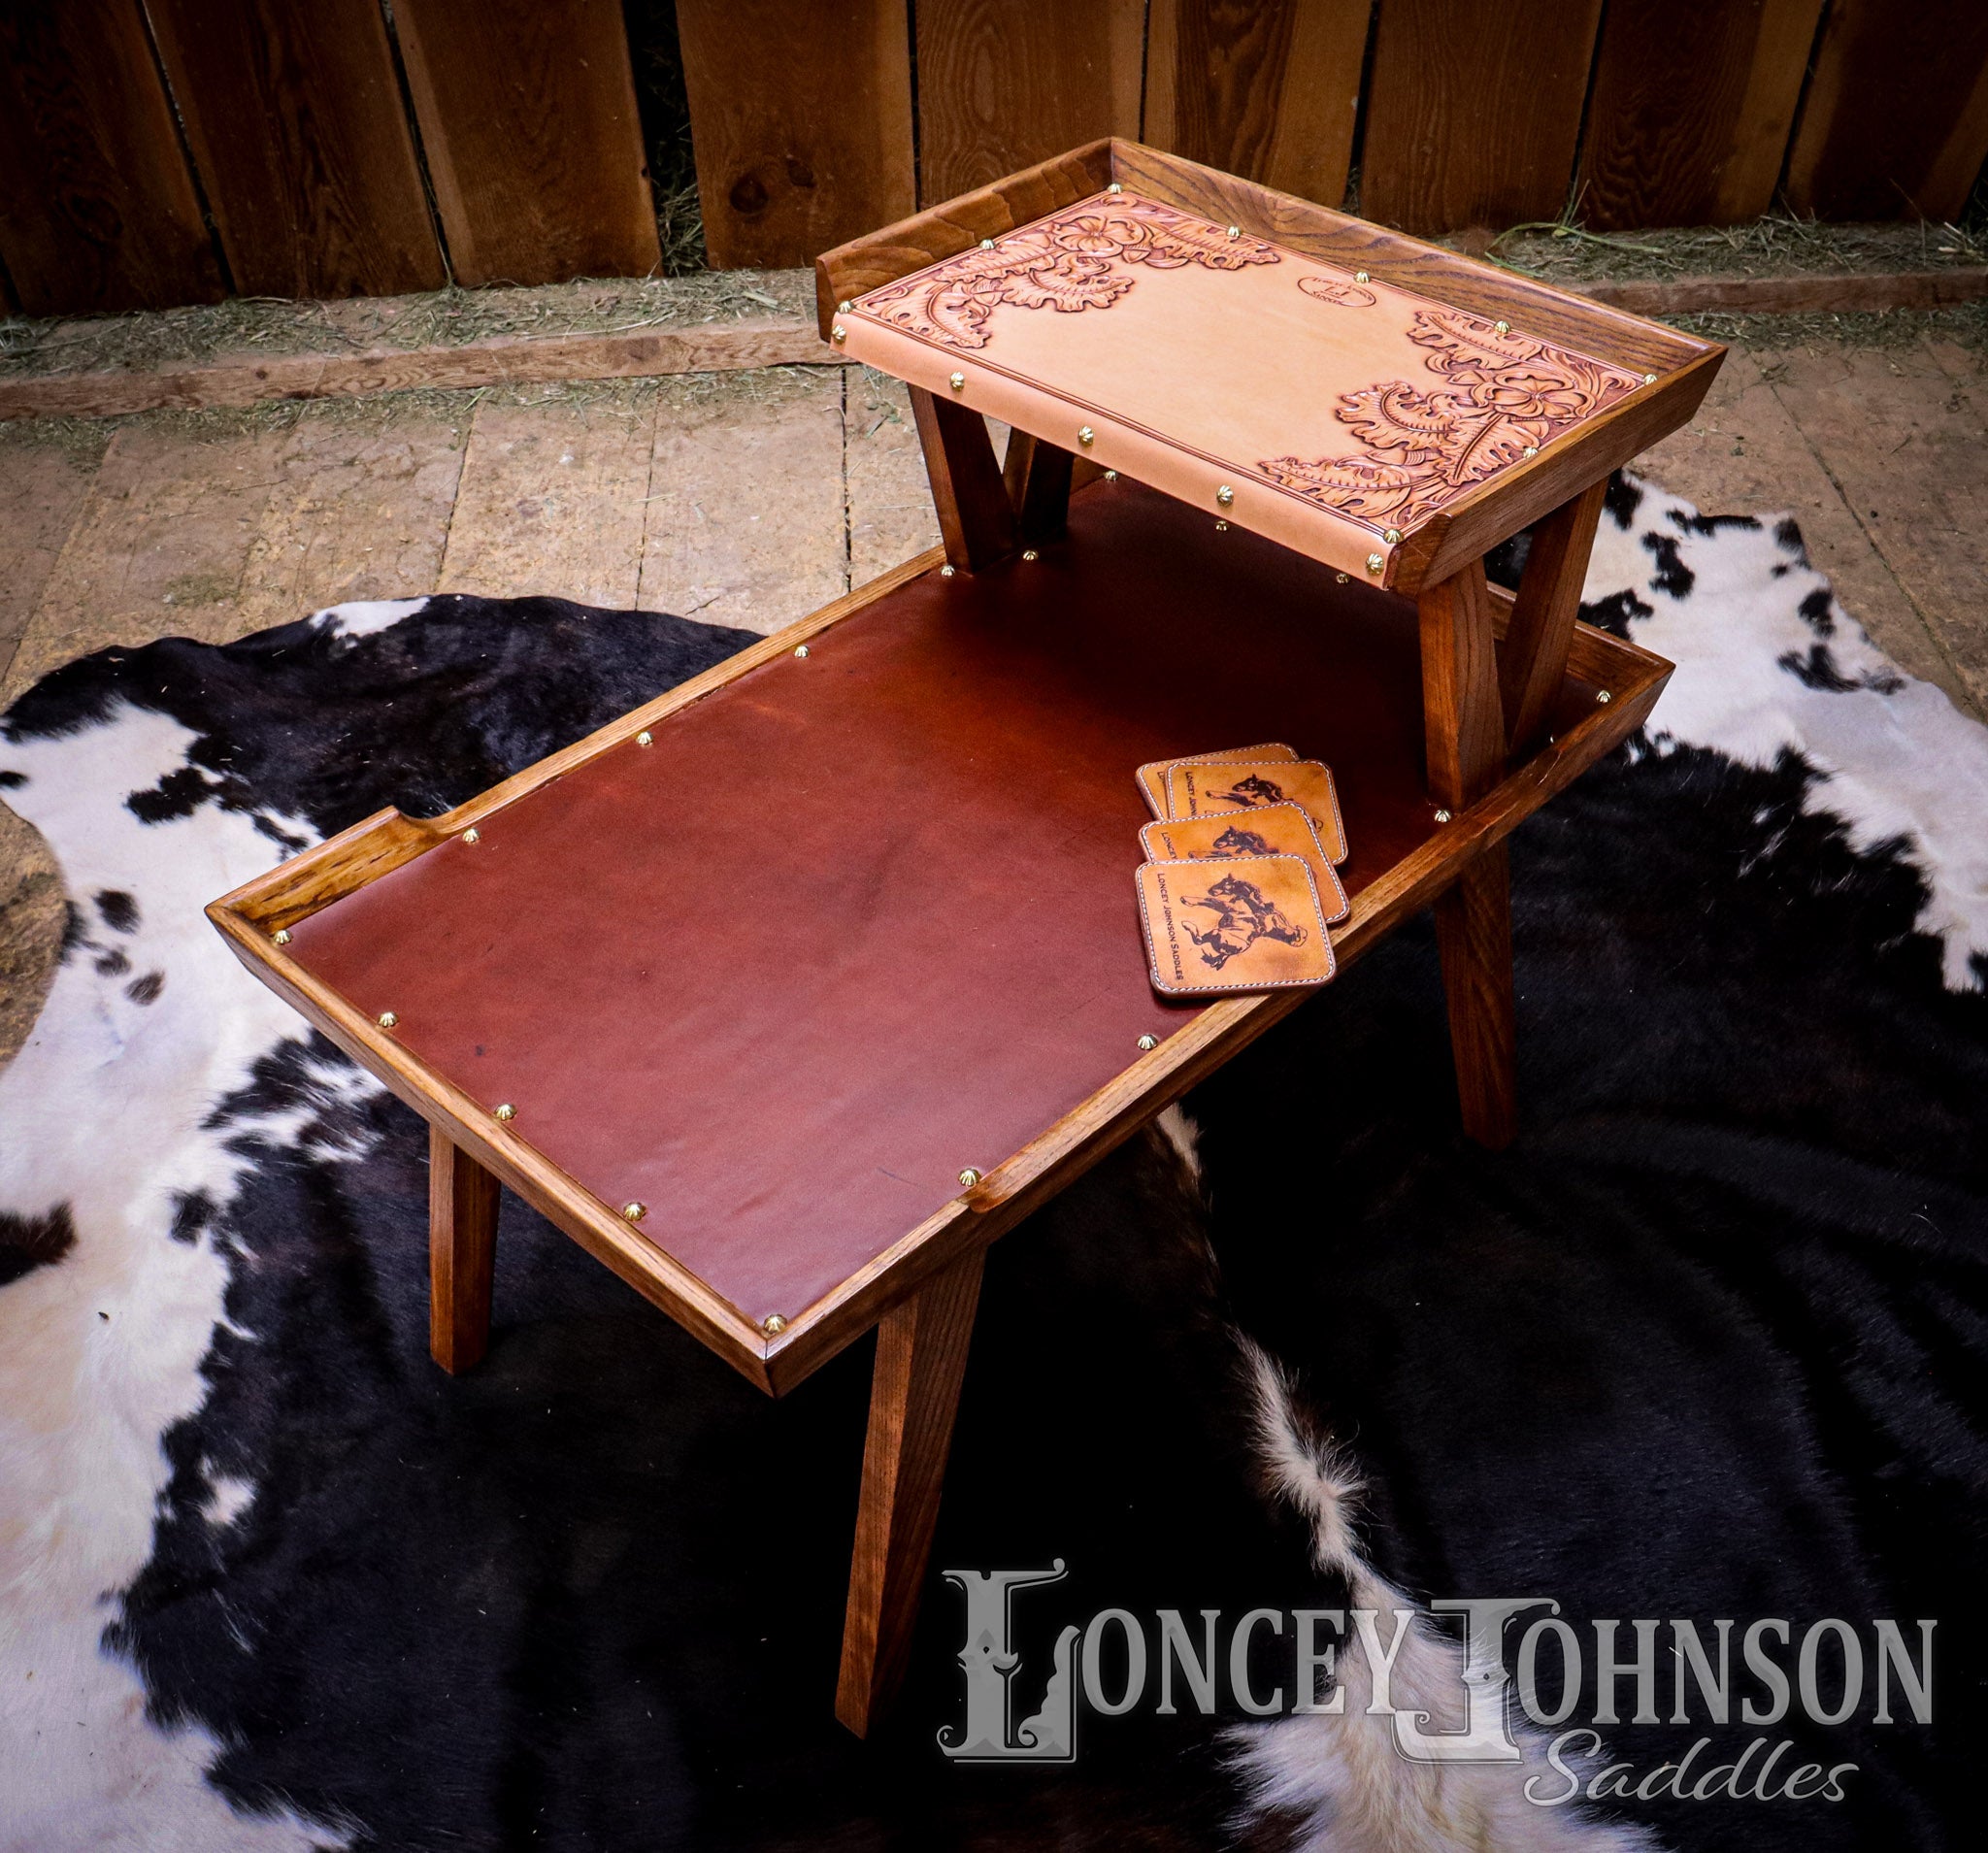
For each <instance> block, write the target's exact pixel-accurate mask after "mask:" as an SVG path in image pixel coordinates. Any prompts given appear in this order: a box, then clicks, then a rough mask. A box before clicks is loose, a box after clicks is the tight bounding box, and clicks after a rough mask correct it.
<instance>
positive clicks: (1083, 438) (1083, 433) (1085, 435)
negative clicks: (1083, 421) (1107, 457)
mask: <svg viewBox="0 0 1988 1853" xmlns="http://www.w3.org/2000/svg"><path fill="white" fill-rule="evenodd" d="M1097 435H1098V434H1097V433H1096V432H1095V431H1093V430H1092V429H1091V428H1090V426H1089V425H1084V426H1083V427H1082V428H1081V429H1080V430H1079V431H1078V432H1077V443H1078V444H1080V445H1083V446H1084V447H1086V448H1088V447H1089V445H1090V442H1091V440H1092V439H1093V438H1095V437H1096V436H1097Z"/></svg>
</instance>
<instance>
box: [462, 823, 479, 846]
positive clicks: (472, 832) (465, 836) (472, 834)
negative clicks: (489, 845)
mask: <svg viewBox="0 0 1988 1853" xmlns="http://www.w3.org/2000/svg"><path fill="white" fill-rule="evenodd" d="M462 840H463V842H465V843H469V844H477V843H481V842H482V840H483V833H482V832H481V831H480V830H479V829H477V828H476V826H475V825H474V824H473V825H471V827H470V828H469V829H467V830H465V831H464V832H463V833H462Z"/></svg>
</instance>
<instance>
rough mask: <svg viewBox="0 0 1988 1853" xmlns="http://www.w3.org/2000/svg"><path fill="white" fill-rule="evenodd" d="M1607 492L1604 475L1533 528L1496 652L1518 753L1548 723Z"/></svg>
mask: <svg viewBox="0 0 1988 1853" xmlns="http://www.w3.org/2000/svg"><path fill="white" fill-rule="evenodd" d="M1607 493H1608V483H1607V478H1604V479H1603V480H1601V481H1600V482H1597V483H1596V484H1595V485H1594V486H1593V487H1592V488H1590V489H1587V490H1584V491H1583V492H1582V493H1581V494H1579V495H1577V496H1575V497H1574V500H1573V501H1572V502H1563V503H1562V504H1561V505H1560V506H1559V507H1558V508H1557V509H1555V510H1554V511H1553V513H1551V514H1549V515H1547V516H1546V518H1545V519H1544V520H1543V521H1541V522H1539V523H1538V524H1537V525H1536V526H1535V527H1534V529H1533V544H1532V547H1531V549H1530V550H1529V551H1528V552H1527V554H1526V570H1525V572H1524V574H1523V575H1522V576H1521V578H1520V579H1519V586H1518V597H1517V598H1516V599H1515V600H1513V602H1512V607H1511V623H1510V626H1509V627H1508V629H1507V631H1506V633H1505V647H1504V649H1503V650H1501V651H1500V652H1499V658H1498V687H1499V694H1500V696H1501V698H1502V701H1503V705H1504V709H1505V723H1506V736H1507V741H1508V745H1509V749H1510V752H1511V756H1512V758H1513V759H1515V760H1516V759H1524V758H1527V757H1530V755H1531V753H1532V749H1533V748H1534V747H1535V746H1536V745H1539V743H1540V737H1541V735H1542V734H1543V733H1544V732H1545V731H1546V717H1547V715H1548V714H1549V713H1551V711H1552V709H1553V698H1554V696H1556V695H1557V694H1559V692H1560V683H1561V680H1562V678H1564V677H1565V676H1566V674H1567V646H1568V645H1569V644H1571V643H1572V642H1573V641H1574V619H1575V618H1576V617H1578V616H1579V615H1580V591H1581V585H1582V583H1583V581H1584V580H1585V579H1586V578H1587V572H1588V555H1589V553H1590V552H1592V551H1593V549H1594V545H1595V524H1596V523H1597V522H1598V521H1599V520H1600V519H1601V514H1602V504H1603V501H1604V500H1605V499H1606V497H1607Z"/></svg>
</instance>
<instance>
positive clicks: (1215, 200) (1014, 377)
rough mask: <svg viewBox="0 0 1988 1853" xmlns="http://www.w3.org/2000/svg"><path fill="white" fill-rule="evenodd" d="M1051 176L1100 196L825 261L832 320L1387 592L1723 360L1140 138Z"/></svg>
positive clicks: (1673, 399) (948, 223)
mask: <svg viewBox="0 0 1988 1853" xmlns="http://www.w3.org/2000/svg"><path fill="white" fill-rule="evenodd" d="M1032 176H1034V177H1039V178H1040V180H1041V184H1040V185H1039V187H1038V188H1037V189H1036V190H1037V192H1038V193H1039V194H1040V195H1043V196H1045V197H1047V198H1049V199H1052V200H1053V199H1054V197H1055V196H1056V195H1057V194H1058V193H1070V192H1073V191H1074V190H1075V189H1077V188H1079V187H1081V188H1082V189H1083V190H1081V191H1078V192H1075V196H1074V197H1070V198H1068V199H1067V200H1064V201H1063V202H1062V203H1060V204H1053V205H1051V206H1050V208H1049V210H1047V211H1042V212H1037V213H1035V214H1033V215H1030V216H1027V217H1022V218H1019V219H1018V220H1017V219H1016V214H1017V212H1025V211H1027V209H1028V207H1029V206H1032V205H1034V204H1036V200H1035V199H1032V198H1030V197H1029V196H1028V193H1029V189H1028V188H1027V187H1025V186H1023V187H1017V184H1016V182H1004V183H1003V185H1002V187H1000V188H989V189H987V190H986V193H985V194H984V195H969V196H967V197H966V199H965V200H962V201H954V202H951V203H949V205H948V206H947V207H945V208H941V209H938V210H937V211H935V212H934V213H931V214H927V215H922V216H921V217H920V218H918V219H913V220H909V221H907V222H906V223H905V224H904V225H902V226H896V227H892V228H891V229H890V230H889V231H886V232H880V233H878V234H876V235H875V236H874V237H873V238H870V239H866V240H861V241H858V243H857V244H856V245H853V246H845V247H844V248H842V250H840V251H835V252H830V253H828V255H827V256H825V257H824V258H823V259H822V260H821V268H822V280H823V282H824V285H825V290H827V289H833V290H837V291H847V292H848V293H840V294H837V295H835V296H834V297H833V298H832V300H831V301H830V302H829V304H828V305H827V308H828V314H829V316H830V334H831V337H832V339H834V340H836V341H837V342H838V344H839V345H840V346H841V347H843V348H844V350H845V352H847V353H848V354H850V355H852V356H853V357H855V358H857V359H860V360H863V361H866V362H868V363H869V364H870V365H872V366H875V367H878V369H880V370H881V371H883V372H885V373H889V374H893V375H895V376H896V377H898V378H899V379H902V380H905V381H909V382H911V384H912V385H915V386H919V387H922V388H924V389H925V390H927V391H929V392H932V393H933V394H935V395H937V396H939V397H941V398H944V399H947V400H950V401H952V402H954V403H957V404H962V405H965V406H969V407H971V408H973V409H974V410H976V411H979V412H984V413H986V414H989V415H991V416H993V417H996V418H999V419H1002V420H1004V421H1005V422H1007V423H1009V424H1011V425H1013V426H1015V427H1016V428H1017V429H1020V430H1023V431H1026V432H1029V433H1030V434H1032V435H1033V436H1034V437H1036V438H1038V439H1040V440H1043V441H1045V442H1047V443H1050V444H1054V445H1057V446H1060V447H1063V448H1064V449H1067V450H1070V451H1073V452H1075V453H1077V454H1078V455H1080V456H1084V457H1087V458H1089V459H1091V460H1092V461H1093V462H1095V463H1097V464H1098V465H1101V466H1103V467H1105V468H1108V469H1115V470H1119V471H1122V472H1124V473H1125V474H1126V475H1128V476H1131V477H1134V478H1137V479H1138V480H1142V481H1144V482H1146V483H1149V484H1150V485H1152V486H1153V487H1155V488H1159V489H1162V490H1164V491H1165V492H1166V493H1168V494H1170V495H1172V496H1175V497H1176V498H1177V499H1178V500H1180V501H1182V502H1185V503H1187V504H1189V505H1190V506H1193V507H1198V508H1204V509H1206V510H1208V511H1209V513H1210V514H1211V515H1213V516H1215V517H1218V518H1222V519H1227V520H1230V521H1233V522H1234V523H1236V524H1237V525H1238V526H1240V527H1245V528H1249V529H1252V530H1254V531H1255V532H1257V533H1261V534H1264V535H1267V536H1269V537H1270V538H1271V539H1273V540H1276V541H1277V542H1278V543H1280V544H1281V545H1283V546H1288V547H1291V548H1292V549H1294V550H1295V551H1297V552H1300V553H1304V554H1306V555H1308V556H1309V557H1310V558H1312V559H1316V560H1320V561H1323V562H1324V563H1325V564H1327V565H1329V566H1333V567H1337V568H1339V569H1341V570H1342V571H1344V572H1346V573H1348V574H1358V575H1360V576H1361V577H1362V578H1363V579H1369V580H1371V581H1373V582H1377V583H1379V584H1382V585H1385V586H1387V587H1389V588H1390V589H1394V590H1400V591H1412V590H1415V589H1417V588H1418V587H1419V585H1421V584H1422V583H1424V582H1428V581H1430V580H1432V579H1438V578H1441V577H1444V576H1445V573H1446V571H1453V570H1455V569H1456V568H1457V567H1458V566H1461V565H1464V564H1467V563H1468V561H1469V560H1470V559H1472V558H1475V557H1477V556H1478V555H1480V554H1481V553H1482V552H1483V551H1485V550H1486V548H1488V547H1489V546H1495V545H1496V544H1497V543H1498V542H1499V541H1501V540H1503V539H1505V538H1506V537H1507V536H1508V534H1510V533H1514V532H1516V531H1517V530H1518V529H1519V528H1521V527H1524V526H1526V525H1528V524H1529V522H1530V521H1532V520H1534V519H1537V518H1538V516H1539V515H1540V514H1542V513H1545V512H1546V510H1547V509H1549V508H1551V507H1553V506H1556V505H1557V504H1558V503H1559V502H1561V501H1565V500H1567V499H1568V498H1569V497H1571V496H1572V495H1574V494H1575V493H1578V491H1579V490H1580V489H1582V488H1584V487H1586V486H1587V485H1588V484H1589V483H1590V482H1593V481H1596V480H1600V478H1601V477H1603V476H1606V475H1607V472H1608V471H1609V470H1610V469H1613V468H1615V467H1616V466H1617V465H1618V464H1619V463H1621V462H1624V461H1626V460H1627V458H1628V457H1629V456H1631V455H1634V454H1635V452H1636V450H1637V449H1640V448H1641V447H1643V446H1644V445H1645V444H1647V443H1649V442H1651V441H1652V440H1653V438H1654V437H1656V436H1659V435H1661V434H1662V433H1663V432H1665V431H1669V430H1672V429H1674V428H1675V427H1676V426H1677V425H1678V424H1681V423H1682V422H1683V421H1684V419H1685V418H1687V417H1689V416H1690V414H1691V412H1692V411H1693V410H1694V409H1695V408H1696V406H1697V404H1698V401H1699V398H1700V397H1702V395H1703V393H1704V390H1705V386H1706V383H1707V382H1708V381H1709V378H1710V373H1711V368H1712V365H1715V364H1716V360H1717V357H1718V355H1719V353H1720V351H1721V350H1720V349H1718V348H1717V347H1713V346H1711V345H1709V344H1706V343H1702V342H1695V341H1692V340H1690V339H1688V338H1687V337H1684V336H1681V335H1678V334H1676V333H1675V332H1674V331H1673V330H1670V329H1666V328H1662V327H1660V326H1659V325H1657V324H1655V323H1647V322H1640V321H1638V320H1637V319H1636V318H1635V317H1626V316H1623V315H1621V314H1619V313H1618V312H1615V311H1612V310H1607V309H1605V308H1603V307H1602V306H1601V305H1599V304H1594V303H1589V302H1586V301H1585V300H1584V299H1582V298H1578V297H1574V296H1570V295H1567V294H1566V293H1565V292H1562V291H1558V290H1551V289H1547V288H1545V287H1544V286H1542V285H1536V284H1530V283H1528V282H1526V281H1525V280H1520V279H1515V278H1512V277H1510V276H1509V275H1508V274H1507V273H1503V272H1499V271H1495V270H1492V269H1491V268H1489V267H1488V266H1484V265H1478V264H1474V263H1473V262H1472V261H1471V260H1469V259H1467V258H1463V257H1460V256H1458V255H1456V254H1455V253H1454V252H1450V251H1445V250H1441V249H1440V248H1437V247H1434V246H1428V245H1422V244H1420V243H1418V242H1417V241H1415V240H1412V239H1407V238H1402V237H1399V236H1397V235H1395V234H1392V233H1388V232H1385V231H1383V230H1381V229H1380V228H1378V227H1375V226H1369V225H1365V224H1363V223H1362V222H1361V221H1359V220H1357V219H1348V218H1346V217H1345V216H1344V215H1341V214H1335V213H1329V212H1327V211H1326V210H1325V209H1323V208H1320V207H1314V206H1308V205H1306V204H1305V202H1302V201H1297V200H1291V199H1289V198H1288V197H1287V196H1284V195H1280V194H1274V193H1271V192H1269V191H1268V189H1265V188H1261V187H1252V186H1250V185H1248V184H1247V183H1246V182H1238V181H1235V180H1233V179H1231V178H1230V177H1228V176H1221V175H1215V174H1213V173H1212V172H1211V171H1210V170H1208V169H1203V168H1197V167H1195V166H1194V165H1193V164H1192V163H1190V162H1185V161H1180V160H1178V159H1176V157H1173V156H1167V155H1160V154H1157V153H1155V152H1154V151H1153V150H1151V149H1140V148H1138V147H1137V146H1136V145H1134V144H1127V143H1120V142H1116V141H1113V142H1107V143H1100V144H1097V145H1095V147H1094V148H1093V149H1079V150H1077V152H1076V153H1075V154H1072V155H1067V156H1063V157H1061V159H1060V160H1059V161H1057V162H1052V163H1045V164H1044V168H1042V169H1037V170H1032ZM1030 178H1031V177H1030V176H1021V177H1016V180H1017V181H1018V182H1026V181H1028V180H1029V179H1030ZM1084 182H1095V184H1092V185H1089V186H1085V185H1084ZM977 201H978V202H980V203H981V207H982V208H983V210H976V208H975V202H977ZM1215 211H1219V212H1222V213H1224V214H1225V215H1224V216H1214V215H1212V213H1213V212H1215ZM1004 219H1008V220H1015V221H1016V222H1012V223H1008V224H1003V223H1002V222H1001V221H1002V220H1004ZM976 232H977V233H978V236H977V237H976V236H974V234H975V233H976ZM1348 232H1352V233H1354V234H1355V235H1354V236H1351V237H1348V236H1347V234H1348ZM928 256H929V257H931V258H932V261H924V262H920V261H917V260H918V259H920V258H922V257H928ZM879 275H880V276H881V277H882V279H883V281H873V280H875V279H876V278H878V276H879ZM859 285H861V286H859ZM1625 324H1627V329H1628V330H1629V331H1633V338H1629V339H1625ZM1707 362H1709V363H1711V364H1709V365H1708V364H1706V363H1707ZM1625 446H1626V448H1625ZM1460 523H1461V527H1459V524H1460Z"/></svg>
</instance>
